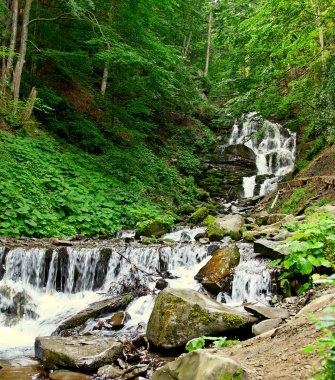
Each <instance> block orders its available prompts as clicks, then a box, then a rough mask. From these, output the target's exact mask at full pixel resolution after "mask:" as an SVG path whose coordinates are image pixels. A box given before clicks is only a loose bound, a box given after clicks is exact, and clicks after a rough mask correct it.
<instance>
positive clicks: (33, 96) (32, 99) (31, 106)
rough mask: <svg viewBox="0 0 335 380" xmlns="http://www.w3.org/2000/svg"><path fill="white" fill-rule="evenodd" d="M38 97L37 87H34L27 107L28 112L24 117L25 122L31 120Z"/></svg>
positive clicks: (26, 111)
mask: <svg viewBox="0 0 335 380" xmlns="http://www.w3.org/2000/svg"><path fill="white" fill-rule="evenodd" d="M36 96H37V91H36V87H33V88H32V89H31V91H30V95H29V99H28V101H27V105H26V110H25V112H24V115H23V120H25V121H27V120H29V119H30V117H31V114H32V113H33V110H34V104H35V101H36Z"/></svg>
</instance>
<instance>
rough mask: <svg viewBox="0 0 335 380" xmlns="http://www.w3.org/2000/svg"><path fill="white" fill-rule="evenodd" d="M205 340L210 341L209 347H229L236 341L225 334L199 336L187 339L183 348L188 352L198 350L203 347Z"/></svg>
mask: <svg viewBox="0 0 335 380" xmlns="http://www.w3.org/2000/svg"><path fill="white" fill-rule="evenodd" d="M206 341H207V342H208V341H209V342H212V343H210V347H212V348H220V347H229V346H231V345H232V344H236V343H238V341H237V340H230V339H227V337H225V336H221V337H217V336H200V337H199V338H194V339H191V340H189V341H188V342H187V343H186V347H185V348H186V350H187V351H188V352H192V351H195V350H199V349H201V348H204V347H205V345H206Z"/></svg>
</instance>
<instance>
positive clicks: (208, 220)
mask: <svg viewBox="0 0 335 380" xmlns="http://www.w3.org/2000/svg"><path fill="white" fill-rule="evenodd" d="M215 220H216V219H215V216H213V215H208V216H207V217H206V218H205V219H204V220H203V221H202V222H201V224H202V225H203V226H210V225H211V224H215Z"/></svg>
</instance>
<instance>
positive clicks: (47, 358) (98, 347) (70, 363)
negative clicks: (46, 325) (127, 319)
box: [35, 335, 123, 372]
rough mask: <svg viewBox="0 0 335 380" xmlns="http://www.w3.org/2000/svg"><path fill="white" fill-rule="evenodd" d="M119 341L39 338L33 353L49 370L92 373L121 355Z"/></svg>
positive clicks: (96, 338)
mask: <svg viewBox="0 0 335 380" xmlns="http://www.w3.org/2000/svg"><path fill="white" fill-rule="evenodd" d="M122 347H123V346H122V343H121V342H120V341H118V340H116V339H115V338H107V337H100V336H93V335H89V336H73V337H56V336H48V337H38V338H36V340H35V356H36V357H37V358H38V359H40V360H41V362H42V363H43V365H45V367H46V368H49V369H58V368H69V369H75V370H79V371H84V372H94V371H95V370H97V369H98V368H100V367H102V366H104V365H106V364H109V363H111V362H113V361H114V360H116V359H117V358H120V357H121V356H122Z"/></svg>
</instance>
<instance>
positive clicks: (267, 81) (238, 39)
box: [210, 0, 335, 142]
mask: <svg viewBox="0 0 335 380" xmlns="http://www.w3.org/2000/svg"><path fill="white" fill-rule="evenodd" d="M215 7H216V10H215V17H214V32H213V44H214V48H213V57H212V64H211V69H210V78H211V81H212V90H211V92H210V96H211V98H212V99H214V100H216V101H219V102H222V103H224V104H225V114H226V115H228V116H231V115H234V116H238V115H240V114H241V112H245V111H253V110H257V111H259V112H260V113H261V114H262V115H263V116H265V117H267V118H272V119H277V120H281V121H282V122H284V123H285V124H286V126H288V127H291V128H297V127H299V126H302V127H304V128H305V133H306V135H307V136H309V137H313V138H314V137H315V136H316V135H322V136H323V139H324V140H327V141H328V142H333V136H334V130H333V128H334V127H333V126H334V122H333V121H334V117H335V113H334V109H335V101H334V96H333V94H334V58H333V57H334V49H333V46H334V41H333V28H334V14H333V9H334V2H333V1H326V0H318V1H310V0H257V1H253V2H250V1H247V0H237V1H236V0H234V1H231V0H221V1H218V2H216V3H215ZM306 126H308V128H306Z"/></svg>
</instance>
